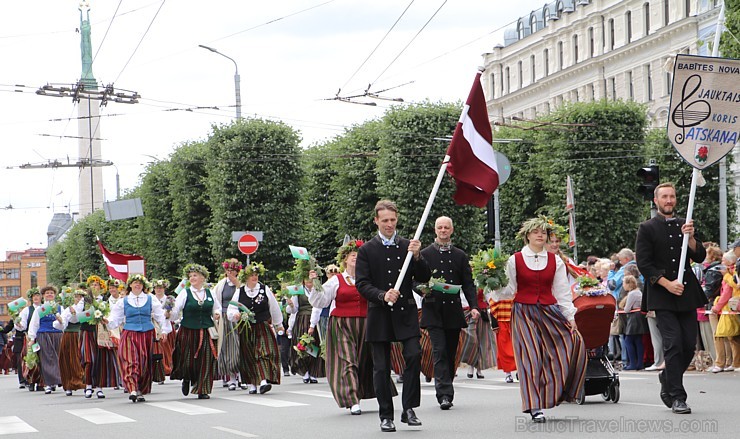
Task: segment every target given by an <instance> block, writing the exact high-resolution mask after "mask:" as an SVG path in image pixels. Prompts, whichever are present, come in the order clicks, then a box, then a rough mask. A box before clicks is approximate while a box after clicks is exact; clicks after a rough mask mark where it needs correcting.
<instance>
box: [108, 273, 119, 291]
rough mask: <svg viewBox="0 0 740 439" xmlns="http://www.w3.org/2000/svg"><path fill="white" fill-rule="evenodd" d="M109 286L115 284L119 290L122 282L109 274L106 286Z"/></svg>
mask: <svg viewBox="0 0 740 439" xmlns="http://www.w3.org/2000/svg"><path fill="white" fill-rule="evenodd" d="M111 286H115V287H116V288H118V289H119V290H120V289H121V288H123V282H121V279H116V278H115V277H113V276H110V277H109V278H108V288H110V287H111Z"/></svg>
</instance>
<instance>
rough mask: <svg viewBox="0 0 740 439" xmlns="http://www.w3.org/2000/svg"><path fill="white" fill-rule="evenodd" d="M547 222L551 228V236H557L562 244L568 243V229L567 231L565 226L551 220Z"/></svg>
mask: <svg viewBox="0 0 740 439" xmlns="http://www.w3.org/2000/svg"><path fill="white" fill-rule="evenodd" d="M547 222H548V224H550V226H551V228H550V230H549V232H548V233H549V234H550V235H555V236H557V238H558V239H559V240H560V241H561V242H567V241H568V239H570V237H569V236H568V229H566V228H565V226H562V225H560V224H558V223H556V222H555V221H553V220H551V219H548V220H547Z"/></svg>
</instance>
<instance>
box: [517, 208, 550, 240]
mask: <svg viewBox="0 0 740 439" xmlns="http://www.w3.org/2000/svg"><path fill="white" fill-rule="evenodd" d="M553 224H554V223H553V221H552V220H549V219H547V217H546V216H545V215H538V216H537V217H536V218H530V219H528V220H527V221H524V223H523V224H522V228H521V229H519V232H517V234H516V236H517V238H519V239H521V240H522V241H524V243H525V244H529V241H528V240H527V235H529V234H530V232H532V231H533V230H537V229H540V230H544V231H545V232H547V240H548V241H549V240H550V233H552V230H553Z"/></svg>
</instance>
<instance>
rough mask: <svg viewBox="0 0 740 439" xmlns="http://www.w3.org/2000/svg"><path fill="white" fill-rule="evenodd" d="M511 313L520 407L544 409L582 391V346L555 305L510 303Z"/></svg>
mask: <svg viewBox="0 0 740 439" xmlns="http://www.w3.org/2000/svg"><path fill="white" fill-rule="evenodd" d="M513 311H514V312H513V314H512V317H511V323H512V338H513V342H514V356H515V358H516V365H517V370H518V372H519V392H520V394H521V397H522V411H523V412H525V413H527V412H530V411H531V410H532V409H548V408H552V407H555V406H557V405H559V404H560V403H561V402H563V401H573V400H574V399H575V398H577V397H579V396H580V395H582V393H583V382H584V379H585V377H586V350H585V347H584V345H583V338H581V334H580V333H579V332H578V331H573V332H571V331H570V329H569V328H568V326H567V325H568V321H567V320H566V319H565V317H564V316H563V314H562V313H561V312H560V308H559V307H558V305H539V304H537V305H527V304H523V303H516V302H515V303H514V310H513Z"/></svg>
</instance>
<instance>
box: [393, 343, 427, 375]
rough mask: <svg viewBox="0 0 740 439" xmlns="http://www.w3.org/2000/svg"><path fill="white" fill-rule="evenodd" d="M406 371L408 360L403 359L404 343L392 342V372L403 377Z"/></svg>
mask: <svg viewBox="0 0 740 439" xmlns="http://www.w3.org/2000/svg"><path fill="white" fill-rule="evenodd" d="M427 334H429V333H427ZM404 369H406V360H404V359H403V343H401V342H397V341H394V342H391V370H393V373H395V374H396V375H401V374H403V370H404Z"/></svg>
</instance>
